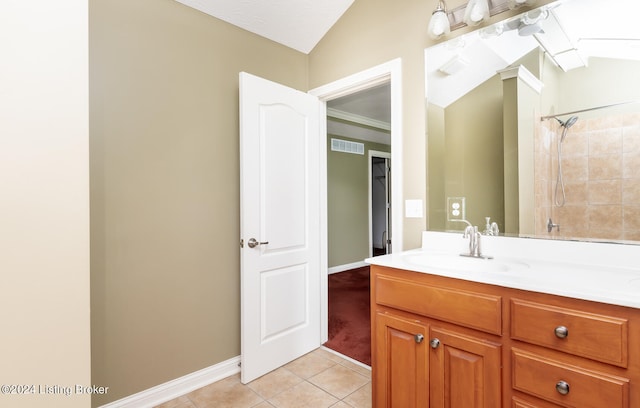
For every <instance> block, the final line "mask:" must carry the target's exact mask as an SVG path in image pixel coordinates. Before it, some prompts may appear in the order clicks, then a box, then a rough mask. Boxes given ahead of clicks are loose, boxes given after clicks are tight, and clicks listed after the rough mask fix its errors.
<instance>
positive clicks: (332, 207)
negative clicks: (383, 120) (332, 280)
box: [327, 135, 391, 268]
mask: <svg viewBox="0 0 640 408" xmlns="http://www.w3.org/2000/svg"><path fill="white" fill-rule="evenodd" d="M331 138H337V139H341V140H350V141H355V142H359V143H364V145H365V152H364V154H363V155H360V154H351V153H343V152H335V151H332V150H331ZM370 150H376V151H380V152H390V151H391V150H390V146H389V145H385V144H380V143H372V142H367V141H362V140H356V139H350V138H346V137H342V136H332V135H329V136H328V137H327V196H328V209H327V211H328V220H329V222H328V237H329V249H328V250H329V267H330V268H331V267H334V266H340V265H345V264H350V263H354V262H360V261H362V260H364V259H365V258H367V257H369V151H370Z"/></svg>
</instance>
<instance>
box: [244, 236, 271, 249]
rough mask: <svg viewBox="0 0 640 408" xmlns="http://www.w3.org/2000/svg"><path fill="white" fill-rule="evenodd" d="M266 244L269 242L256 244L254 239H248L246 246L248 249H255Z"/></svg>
mask: <svg viewBox="0 0 640 408" xmlns="http://www.w3.org/2000/svg"><path fill="white" fill-rule="evenodd" d="M268 243H269V241H266V242H258V241H257V240H256V239H255V238H249V241H248V242H247V245H248V246H249V248H255V247H257V246H260V245H267V244H268Z"/></svg>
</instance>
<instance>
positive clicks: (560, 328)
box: [554, 326, 569, 339]
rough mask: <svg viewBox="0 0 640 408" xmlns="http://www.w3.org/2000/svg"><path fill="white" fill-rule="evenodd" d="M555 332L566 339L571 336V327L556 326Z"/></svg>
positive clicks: (557, 335)
mask: <svg viewBox="0 0 640 408" xmlns="http://www.w3.org/2000/svg"><path fill="white" fill-rule="evenodd" d="M554 332H555V334H556V337H557V338H559V339H566V338H567V336H569V329H567V328H566V327H565V326H558V327H556V329H555V330H554Z"/></svg>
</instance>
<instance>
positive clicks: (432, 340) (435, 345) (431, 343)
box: [429, 338, 440, 349]
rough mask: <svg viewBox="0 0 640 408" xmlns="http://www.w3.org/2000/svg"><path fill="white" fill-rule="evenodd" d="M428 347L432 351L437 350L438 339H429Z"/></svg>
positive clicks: (438, 345)
mask: <svg viewBox="0 0 640 408" xmlns="http://www.w3.org/2000/svg"><path fill="white" fill-rule="evenodd" d="M429 345H430V346H431V348H432V349H437V348H438V347H440V339H438V338H433V339H431V341H430V342H429Z"/></svg>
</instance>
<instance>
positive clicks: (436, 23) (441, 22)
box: [428, 0, 451, 40]
mask: <svg viewBox="0 0 640 408" xmlns="http://www.w3.org/2000/svg"><path fill="white" fill-rule="evenodd" d="M428 31H429V36H430V37H431V38H433V39H434V40H437V39H439V38H442V37H443V36H446V35H447V34H449V33H450V32H451V26H450V24H449V17H448V16H447V8H446V6H445V4H444V0H439V1H438V7H437V8H436V9H435V10H434V11H433V13H432V14H431V20H429V28H428Z"/></svg>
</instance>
